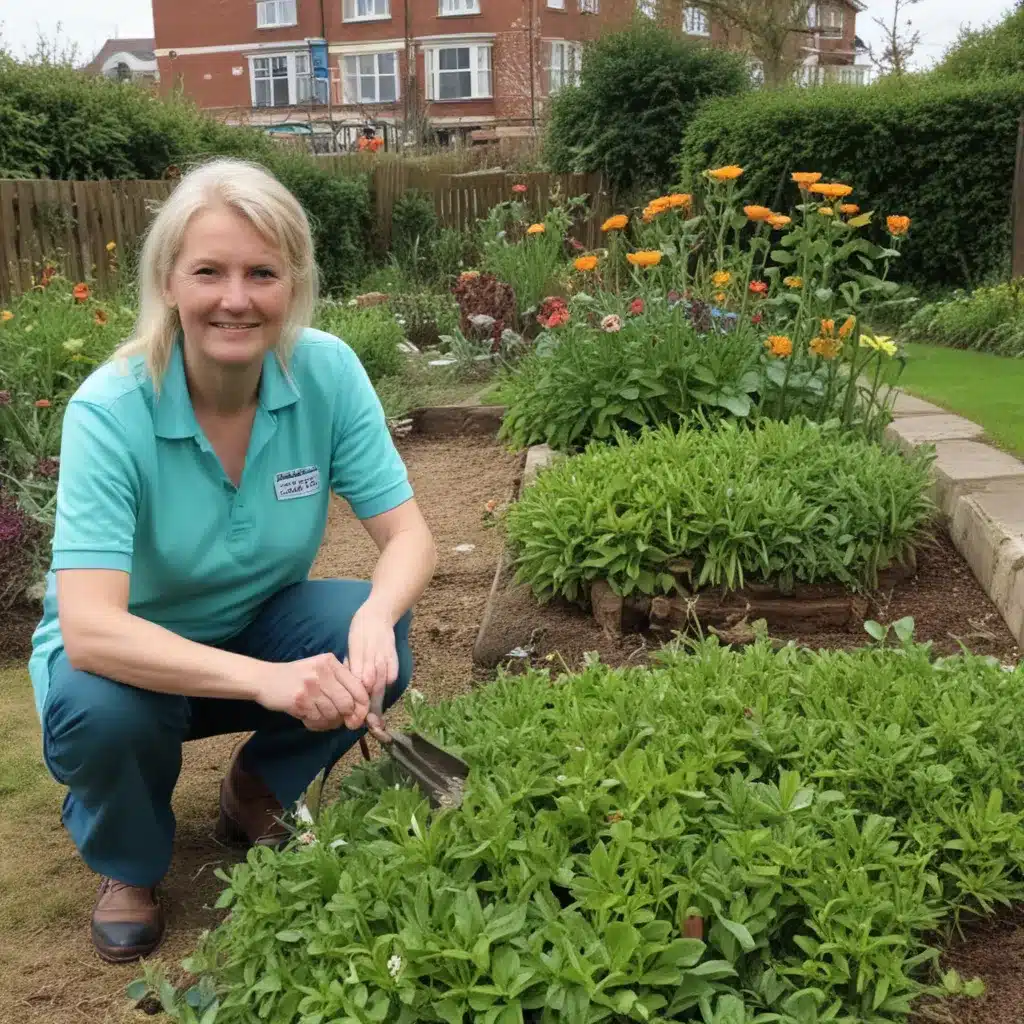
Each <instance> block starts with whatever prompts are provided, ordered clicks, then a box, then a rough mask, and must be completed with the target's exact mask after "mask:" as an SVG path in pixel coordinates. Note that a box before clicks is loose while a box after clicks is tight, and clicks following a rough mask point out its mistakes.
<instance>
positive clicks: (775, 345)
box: [764, 334, 793, 359]
mask: <svg viewBox="0 0 1024 1024" xmlns="http://www.w3.org/2000/svg"><path fill="white" fill-rule="evenodd" d="M764 347H765V348H766V349H768V351H769V352H771V354H772V355H773V356H778V357H779V358H780V359H785V358H786V356H791V355H792V354H793V342H792V341H790V339H789V338H788V337H787V336H786V335H785V334H769V335H768V337H767V338H766V339H765V343H764Z"/></svg>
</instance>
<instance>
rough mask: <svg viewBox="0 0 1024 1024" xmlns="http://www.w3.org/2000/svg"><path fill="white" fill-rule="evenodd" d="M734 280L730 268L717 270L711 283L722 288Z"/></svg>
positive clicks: (712, 276)
mask: <svg viewBox="0 0 1024 1024" xmlns="http://www.w3.org/2000/svg"><path fill="white" fill-rule="evenodd" d="M731 280H732V274H730V273H729V271H728V270H716V271H715V272H714V273H713V274H712V275H711V283H712V284H713V285H715V286H716V287H717V288H722V287H724V286H725V285H727V284H728V283H729V282H730V281H731Z"/></svg>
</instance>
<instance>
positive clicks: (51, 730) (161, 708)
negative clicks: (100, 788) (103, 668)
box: [43, 656, 188, 783]
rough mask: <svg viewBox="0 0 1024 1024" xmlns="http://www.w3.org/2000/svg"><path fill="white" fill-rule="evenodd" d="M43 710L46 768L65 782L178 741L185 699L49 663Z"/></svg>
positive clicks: (121, 766) (155, 753)
mask: <svg viewBox="0 0 1024 1024" xmlns="http://www.w3.org/2000/svg"><path fill="white" fill-rule="evenodd" d="M50 678H51V681H50V692H49V693H48V694H47V699H46V704H45V706H44V709H43V740H44V754H45V757H46V762H47V765H48V766H49V768H50V770H51V772H53V774H54V775H55V776H56V777H57V779H58V780H59V781H61V782H65V783H68V782H71V781H73V779H74V777H75V776H78V775H80V774H82V773H83V772H86V773H88V774H92V773H94V772H100V773H102V772H103V771H104V770H105V769H107V768H109V769H112V770H118V771H124V770H127V771H131V770H134V769H133V768H132V761H133V760H135V756H136V755H138V756H139V757H142V758H147V757H159V755H160V752H161V750H162V748H163V747H165V746H169V745H170V744H177V745H178V746H179V747H180V745H181V741H182V736H183V735H184V732H185V729H186V728H187V717H188V709H187V702H186V701H185V698H183V697H178V696H175V695H173V694H164V693H153V692H152V691H149V690H142V689H139V688H137V687H134V686H127V685H125V684H123V683H117V682H114V681H113V680H111V679H106V678H104V677H102V676H95V675H92V674H91V673H89V672H82V671H79V670H77V669H73V668H72V667H71V665H70V663H68V662H67V660H66V658H65V657H63V656H62V657H61V658H60V659H58V661H57V662H56V663H55V665H54V668H53V671H52V673H51V677H50Z"/></svg>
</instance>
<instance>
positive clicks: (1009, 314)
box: [900, 279, 1024, 357]
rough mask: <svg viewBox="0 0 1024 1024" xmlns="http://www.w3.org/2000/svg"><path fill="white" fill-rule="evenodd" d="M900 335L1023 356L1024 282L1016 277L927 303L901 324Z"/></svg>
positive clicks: (1004, 354) (936, 342)
mask: <svg viewBox="0 0 1024 1024" xmlns="http://www.w3.org/2000/svg"><path fill="white" fill-rule="evenodd" d="M900 337H901V338H902V339H903V340H905V341H921V342H925V343H927V344H931V345H948V346H949V347H950V348H971V349H977V350H978V351H979V352H992V353H993V354H994V355H998V356H1021V357H1024V283H1022V282H1021V281H1020V280H1019V279H1018V280H1014V281H1011V282H1009V283H1007V284H997V285H994V286H993V287H991V288H976V289H975V290H974V291H973V292H957V293H956V294H954V295H953V297H952V298H950V299H946V300H944V301H941V302H930V303H928V304H927V305H924V306H922V307H921V308H920V309H919V310H917V312H915V313H914V315H913V316H912V317H911V318H910V319H909V320H908V321H907V322H906V323H905V324H903V326H902V327H901V328H900Z"/></svg>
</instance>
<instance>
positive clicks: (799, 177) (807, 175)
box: [792, 171, 821, 188]
mask: <svg viewBox="0 0 1024 1024" xmlns="http://www.w3.org/2000/svg"><path fill="white" fill-rule="evenodd" d="M792 177H793V181H795V182H796V183H797V184H798V185H799V186H800V187H801V188H807V187H808V186H810V185H813V184H814V183H815V182H816V181H821V174H820V173H819V172H818V171H794V172H793V175H792Z"/></svg>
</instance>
